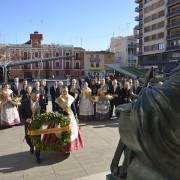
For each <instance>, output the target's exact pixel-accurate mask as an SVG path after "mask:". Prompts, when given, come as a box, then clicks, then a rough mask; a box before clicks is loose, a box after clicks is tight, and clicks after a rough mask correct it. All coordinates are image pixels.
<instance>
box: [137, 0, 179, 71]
mask: <svg viewBox="0 0 180 180" xmlns="http://www.w3.org/2000/svg"><path fill="white" fill-rule="evenodd" d="M135 2H136V3H138V6H137V7H136V9H135V11H136V12H137V13H139V15H138V16H136V17H135V20H136V21H138V25H137V26H136V27H135V29H136V30H137V31H138V34H137V35H136V37H137V39H138V63H139V65H141V66H145V67H146V66H150V65H155V66H157V67H158V68H159V70H161V71H163V72H168V71H170V69H172V68H173V67H174V66H176V64H177V61H178V60H179V59H180V0H135Z"/></svg>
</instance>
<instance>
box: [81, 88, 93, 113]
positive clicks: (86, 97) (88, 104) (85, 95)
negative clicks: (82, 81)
mask: <svg viewBox="0 0 180 180" xmlns="http://www.w3.org/2000/svg"><path fill="white" fill-rule="evenodd" d="M79 115H81V116H92V115H94V107H93V104H92V101H91V89H90V88H87V89H82V93H81V97H80V104H79Z"/></svg>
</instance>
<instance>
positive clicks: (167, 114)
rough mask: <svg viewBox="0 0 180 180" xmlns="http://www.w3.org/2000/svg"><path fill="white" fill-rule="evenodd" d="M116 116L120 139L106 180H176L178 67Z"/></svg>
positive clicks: (179, 158) (179, 172)
mask: <svg viewBox="0 0 180 180" xmlns="http://www.w3.org/2000/svg"><path fill="white" fill-rule="evenodd" d="M116 112H117V113H118V114H119V132H120V137H121V138H120V142H119V145H118V147H117V149H116V153H115V155H114V158H113V161H112V163H111V175H112V176H111V177H109V179H112V180H113V179H117V180H121V179H125V180H179V179H180V66H179V67H177V68H176V69H175V70H174V71H173V73H172V75H171V76H170V78H169V79H168V80H166V81H165V82H164V84H163V86H162V87H161V88H158V87H152V88H144V90H143V92H142V94H141V95H140V96H139V97H138V99H137V100H136V101H134V102H133V103H130V104H125V105H120V106H118V107H117V109H116ZM122 152H124V156H125V159H124V163H123V165H122V166H119V165H118V162H119V159H120V157H121V155H122Z"/></svg>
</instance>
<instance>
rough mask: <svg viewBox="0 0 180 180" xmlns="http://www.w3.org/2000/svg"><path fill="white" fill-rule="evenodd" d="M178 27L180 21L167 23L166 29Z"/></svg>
mask: <svg viewBox="0 0 180 180" xmlns="http://www.w3.org/2000/svg"><path fill="white" fill-rule="evenodd" d="M178 26H180V21H177V22H170V23H168V25H167V28H168V29H170V28H176V27H178Z"/></svg>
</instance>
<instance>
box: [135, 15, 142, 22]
mask: <svg viewBox="0 0 180 180" xmlns="http://www.w3.org/2000/svg"><path fill="white" fill-rule="evenodd" d="M142 18H143V15H139V16H136V17H135V21H141V20H142Z"/></svg>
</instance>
